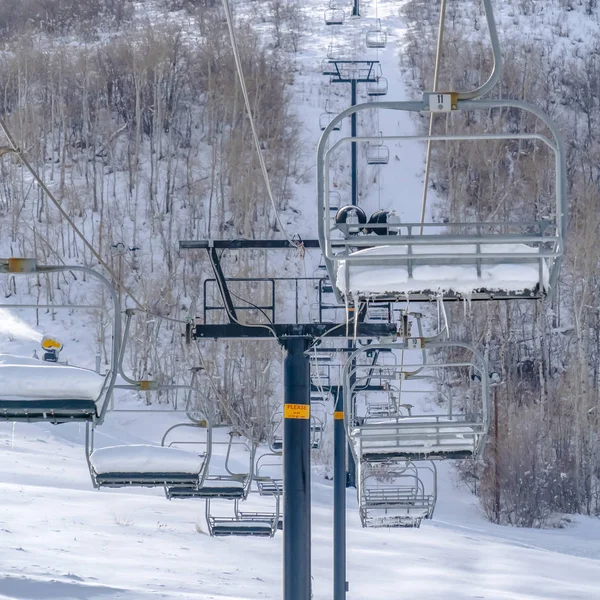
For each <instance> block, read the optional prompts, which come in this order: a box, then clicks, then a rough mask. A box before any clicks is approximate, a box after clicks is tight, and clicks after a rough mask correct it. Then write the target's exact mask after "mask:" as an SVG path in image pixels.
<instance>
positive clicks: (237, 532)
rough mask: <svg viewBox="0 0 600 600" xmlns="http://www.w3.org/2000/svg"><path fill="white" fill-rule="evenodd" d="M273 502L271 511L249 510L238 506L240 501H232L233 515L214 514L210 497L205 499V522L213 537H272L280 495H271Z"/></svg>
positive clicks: (276, 527) (277, 514)
mask: <svg viewBox="0 0 600 600" xmlns="http://www.w3.org/2000/svg"><path fill="white" fill-rule="evenodd" d="M271 497H272V498H273V500H274V502H275V510H274V511H273V512H260V511H255V512H249V511H244V510H242V509H241V508H240V506H241V501H240V500H239V499H236V500H235V501H234V508H233V516H222V515H218V516H217V515H214V514H213V512H212V504H211V499H210V498H207V499H206V523H207V525H208V532H209V533H210V535H211V536H213V537H225V536H244V537H273V536H274V535H275V533H276V532H277V529H279V504H280V495H279V494H273V495H272V496H271Z"/></svg>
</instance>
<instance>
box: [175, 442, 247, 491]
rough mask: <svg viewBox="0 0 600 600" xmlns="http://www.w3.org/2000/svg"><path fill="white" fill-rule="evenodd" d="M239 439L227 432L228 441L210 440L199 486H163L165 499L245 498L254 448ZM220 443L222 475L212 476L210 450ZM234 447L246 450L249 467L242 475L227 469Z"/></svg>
mask: <svg viewBox="0 0 600 600" xmlns="http://www.w3.org/2000/svg"><path fill="white" fill-rule="evenodd" d="M241 437H242V436H241V435H240V434H239V433H237V432H235V431H231V432H230V433H229V441H228V442H215V441H214V439H213V440H212V441H211V444H210V446H209V448H208V450H207V452H208V460H207V465H206V471H205V474H204V477H203V478H202V480H201V481H200V483H199V484H196V485H176V486H167V487H166V489H165V492H166V496H167V498H168V499H169V500H171V499H193V498H198V499H211V498H213V499H214V498H220V499H226V500H242V499H244V498H246V497H247V496H248V493H249V491H250V486H251V485H252V471H253V466H254V457H255V453H256V445H255V444H253V443H249V442H246V441H242V440H240V439H239V438H241ZM221 444H227V453H226V455H225V466H224V469H225V473H215V472H214V470H213V469H212V468H211V464H212V463H213V462H214V448H215V447H216V446H217V445H221ZM236 446H237V447H243V448H245V449H246V450H247V451H248V460H249V465H248V471H247V472H246V473H236V472H234V471H232V469H231V467H230V461H231V453H232V450H233V448H234V447H236Z"/></svg>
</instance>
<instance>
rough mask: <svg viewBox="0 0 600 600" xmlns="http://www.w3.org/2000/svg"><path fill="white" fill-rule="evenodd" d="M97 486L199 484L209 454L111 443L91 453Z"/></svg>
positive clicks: (93, 473) (91, 466)
mask: <svg viewBox="0 0 600 600" xmlns="http://www.w3.org/2000/svg"><path fill="white" fill-rule="evenodd" d="M89 463H90V472H91V475H92V480H93V483H94V486H95V487H98V488H100V487H108V488H118V487H163V486H169V487H178V486H189V487H198V485H199V482H200V478H201V476H202V472H203V469H204V468H205V466H206V455H199V454H196V453H195V452H190V451H187V450H181V449H179V448H169V447H166V446H151V445H144V444H139V445H128V446H109V447H107V448H99V449H98V450H94V451H93V452H92V453H91V455H90V456H89Z"/></svg>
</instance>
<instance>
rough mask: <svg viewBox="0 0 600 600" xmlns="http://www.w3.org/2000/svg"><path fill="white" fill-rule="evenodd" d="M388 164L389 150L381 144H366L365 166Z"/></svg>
mask: <svg viewBox="0 0 600 600" xmlns="http://www.w3.org/2000/svg"><path fill="white" fill-rule="evenodd" d="M389 162H390V149H389V148H388V147H387V146H385V145H384V143H383V141H382V142H369V144H367V164H368V165H387V164H388V163H389Z"/></svg>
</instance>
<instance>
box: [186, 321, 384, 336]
mask: <svg viewBox="0 0 600 600" xmlns="http://www.w3.org/2000/svg"><path fill="white" fill-rule="evenodd" d="M343 325H345V323H344V324H343ZM270 328H271V329H272V330H273V332H274V333H275V334H276V336H277V338H278V339H281V340H285V339H287V338H308V339H317V338H323V337H325V338H326V337H336V338H353V337H354V332H353V331H350V332H349V333H348V334H346V331H345V328H344V327H342V326H340V327H337V328H334V327H332V326H331V323H299V324H287V323H285V324H284V323H274V324H273V325H270ZM395 334H396V325H395V324H394V323H358V337H373V338H379V337H385V336H391V335H395ZM195 337H196V339H200V338H204V339H220V338H223V339H236V338H243V339H248V338H252V339H265V338H266V339H269V338H270V339H272V338H273V333H272V332H270V331H268V330H267V329H265V328H263V327H253V326H246V325H238V324H237V323H225V324H222V325H196V335H195Z"/></svg>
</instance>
